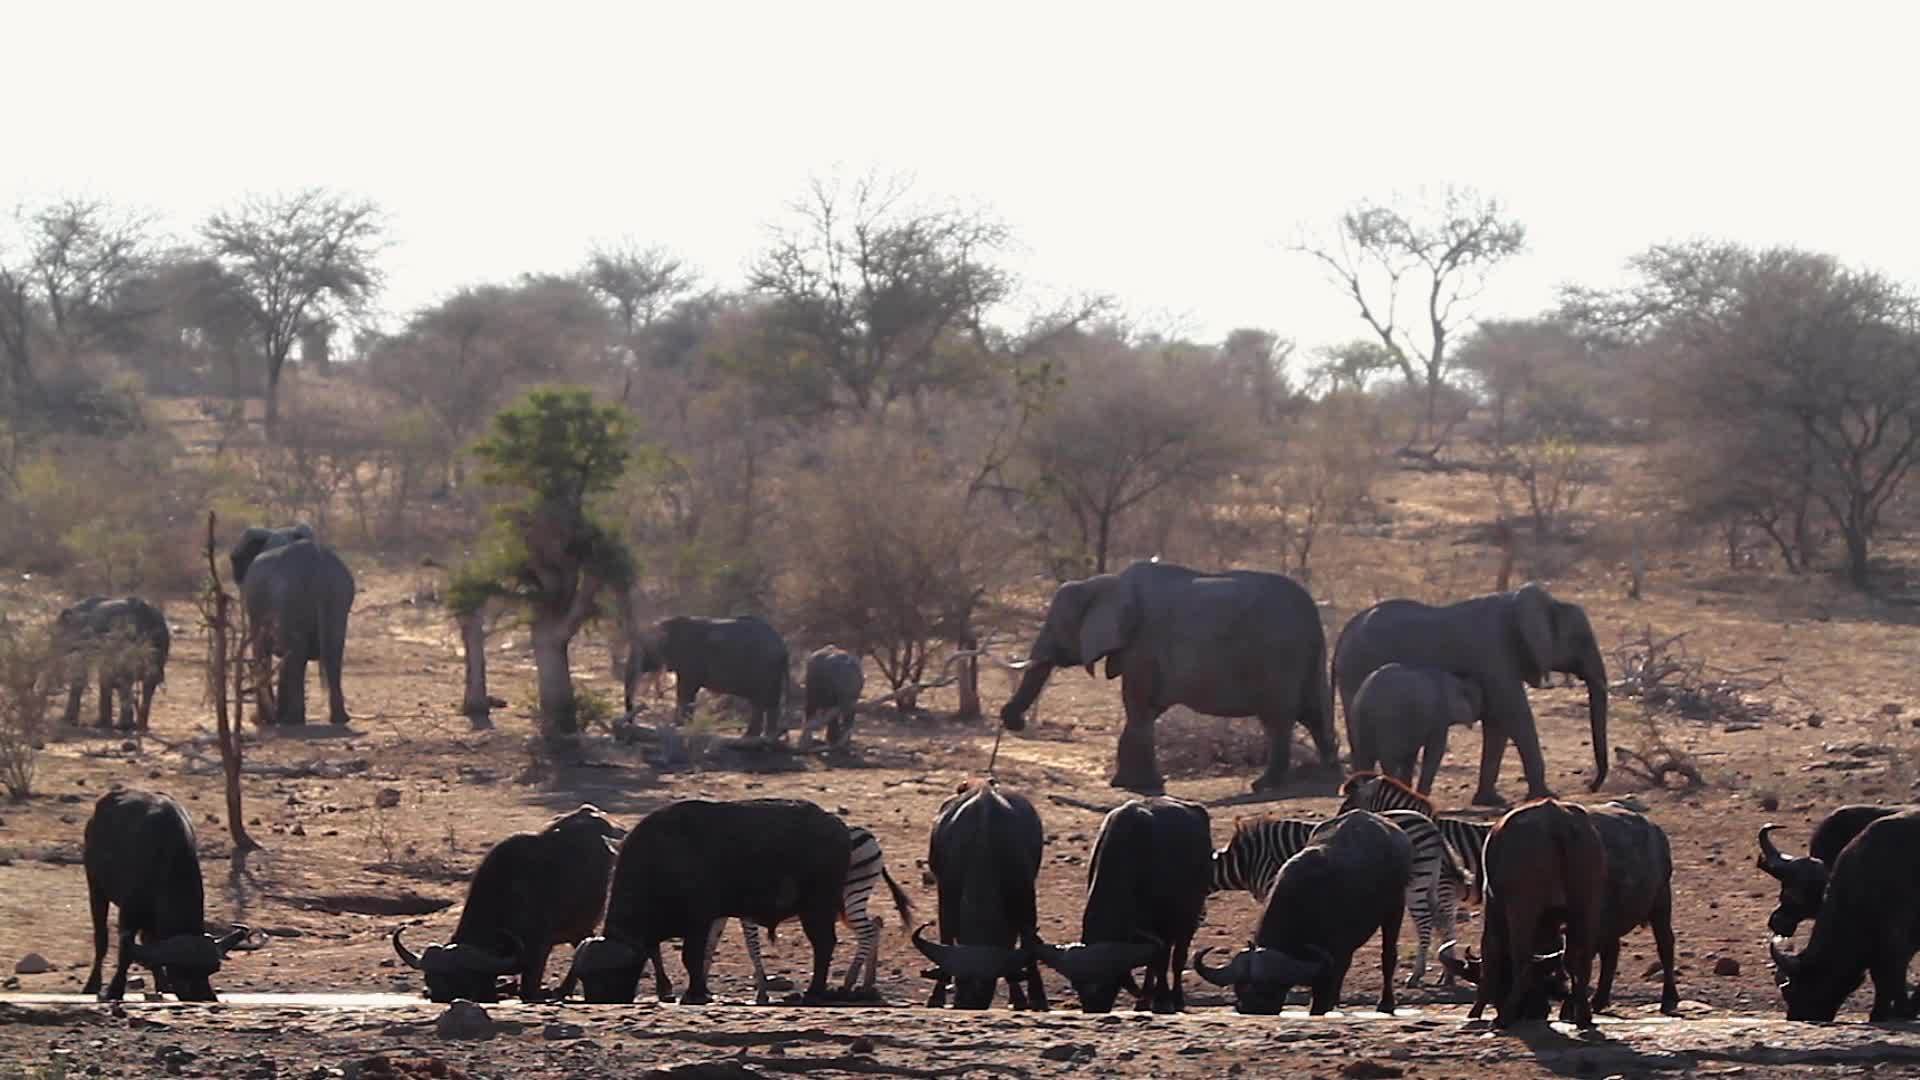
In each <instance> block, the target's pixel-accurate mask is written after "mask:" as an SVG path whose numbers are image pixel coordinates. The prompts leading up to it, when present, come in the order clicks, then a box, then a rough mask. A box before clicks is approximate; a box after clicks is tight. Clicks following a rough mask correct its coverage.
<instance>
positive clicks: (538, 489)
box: [449, 389, 634, 736]
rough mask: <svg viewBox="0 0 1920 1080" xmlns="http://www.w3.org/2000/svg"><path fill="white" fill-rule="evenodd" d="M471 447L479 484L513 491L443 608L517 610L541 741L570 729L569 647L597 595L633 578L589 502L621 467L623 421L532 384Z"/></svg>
mask: <svg viewBox="0 0 1920 1080" xmlns="http://www.w3.org/2000/svg"><path fill="white" fill-rule="evenodd" d="M473 453H474V455H475V456H476V457H478V458H479V459H480V460H481V461H483V462H484V463H485V465H486V471H485V476H484V479H485V480H486V482H487V483H489V484H491V485H494V486H495V487H498V488H500V489H503V490H504V491H507V492H511V493H514V495H515V496H516V497H513V498H510V499H508V500H507V501H505V502H503V503H502V504H501V505H500V506H499V507H498V508H497V509H496V511H495V521H494V526H493V528H492V529H491V530H490V532H489V534H488V537H487V549H486V550H485V551H484V552H483V553H482V554H481V555H479V556H478V557H477V558H475V559H473V560H471V561H469V562H467V563H466V564H465V565H464V566H463V568H462V569H461V570H460V572H459V573H458V574H456V575H455V578H454V581H453V584H452V587H451V588H450V590H449V593H450V596H449V601H450V605H451V606H452V607H453V609H454V611H455V613H456V614H458V615H462V616H469V615H472V614H473V613H476V612H478V611H479V610H480V609H481V608H482V607H483V606H484V605H485V603H486V601H487V600H488V599H490V598H494V597H499V598H502V599H505V600H507V601H510V602H515V603H518V604H522V605H524V606H525V607H526V608H527V611H528V615H529V617H530V621H531V623H532V628H531V629H532V639H533V662H534V667H535V669H536V671H537V676H536V677H537V679H538V683H539V698H540V721H541V727H542V729H543V730H544V731H545V732H546V733H547V734H548V735H550V736H553V735H569V734H572V733H573V732H575V731H577V730H578V722H577V718H576V716H575V709H574V696H573V673H572V669H571V667H570V665H569V662H568V658H567V651H568V646H569V645H570V644H571V643H572V641H573V636H574V635H575V634H576V633H578V632H579V631H580V628H581V627H582V626H584V625H585V624H586V622H587V621H588V620H589V619H591V618H593V617H594V616H595V615H597V614H599V610H600V609H599V600H600V597H601V594H602V593H603V592H611V593H612V594H613V595H614V596H615V597H616V598H618V597H620V596H624V595H625V593H626V590H627V589H628V588H629V587H631V585H632V583H633V575H634V565H633V556H632V554H631V552H629V551H628V549H627V545H626V543H625V542H624V541H622V540H621V539H620V538H619V535H618V533H616V532H615V531H614V530H612V529H610V528H608V527H607V526H605V525H603V524H602V523H601V522H600V521H599V520H598V519H597V517H596V515H595V514H594V512H593V508H592V505H591V504H592V501H593V498H594V496H596V495H603V494H606V493H609V492H611V491H613V490H614V488H615V487H616V486H617V485H618V484H619V482H620V478H621V476H622V475H623V474H624V473H625V472H626V469H627V463H628V461H629V459H630V458H631V456H632V433H631V425H630V421H629V420H628V416H627V413H626V412H625V410H623V409H620V408H619V407H617V406H613V405H602V404H599V403H597V402H595V401H594V400H593V395H592V394H591V393H590V392H589V391H586V390H581V389H540V390H533V391H531V392H529V393H528V394H527V396H526V397H525V398H524V399H522V400H521V401H520V402H519V403H518V404H515V405H513V406H511V407H510V408H507V409H503V410H501V411H500V412H499V413H497V414H496V415H495V416H494V418H493V430H492V432H491V433H490V434H488V435H487V437H485V438H483V439H481V440H480V441H479V442H478V443H477V444H475V446H474V448H473Z"/></svg>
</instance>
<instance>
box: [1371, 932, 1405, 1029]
mask: <svg viewBox="0 0 1920 1080" xmlns="http://www.w3.org/2000/svg"><path fill="white" fill-rule="evenodd" d="M1401 914H1402V913H1401V912H1398V911H1396V912H1394V913H1393V918H1391V919H1387V920H1384V921H1382V922H1381V923H1380V1001H1379V1004H1378V1005H1377V1006H1376V1007H1377V1008H1378V1009H1379V1010H1380V1011H1381V1012H1383V1013H1387V1014H1389V1015H1391V1014H1392V1013H1393V1007H1394V999H1393V973H1394V971H1395V970H1396V969H1397V968H1399V966H1400V921H1401Z"/></svg>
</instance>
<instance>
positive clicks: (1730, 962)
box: [1713, 956, 1740, 975]
mask: <svg viewBox="0 0 1920 1080" xmlns="http://www.w3.org/2000/svg"><path fill="white" fill-rule="evenodd" d="M1713 973H1714V974H1715V975H1738V974H1740V961H1738V960H1735V959H1734V958H1733V957H1731V956H1723V957H1721V958H1720V959H1718V960H1715V961H1714V962H1713Z"/></svg>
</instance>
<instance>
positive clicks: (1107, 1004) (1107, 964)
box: [1038, 941, 1166, 1013]
mask: <svg viewBox="0 0 1920 1080" xmlns="http://www.w3.org/2000/svg"><path fill="white" fill-rule="evenodd" d="M1165 947H1166V946H1165V945H1163V944H1161V943H1160V942H1157V941H1141V942H1129V941H1103V942H1100V943H1098V944H1095V945H1083V944H1081V943H1080V942H1077V941H1076V942H1073V943H1072V944H1068V945H1048V944H1047V943H1045V942H1041V943H1040V947H1039V950H1038V955H1039V957H1040V962H1041V963H1043V964H1045V965H1047V966H1048V967H1050V968H1052V969H1053V970H1055V971H1057V972H1059V973H1060V974H1062V975H1065V976H1066V977H1067V981H1068V982H1070V983H1072V984H1073V992H1074V993H1075V994H1076V995H1078V996H1079V998H1080V1011H1081V1012H1090V1013H1103V1012H1112V1011H1113V999H1114V998H1116V997H1118V996H1119V994H1120V985H1121V983H1122V982H1125V981H1127V980H1128V977H1129V976H1131V975H1132V973H1133V969H1134V968H1137V967H1144V966H1146V965H1148V964H1152V963H1153V962H1154V961H1155V960H1157V959H1158V958H1159V954H1160V951H1161V950H1162V949H1164V948H1165Z"/></svg>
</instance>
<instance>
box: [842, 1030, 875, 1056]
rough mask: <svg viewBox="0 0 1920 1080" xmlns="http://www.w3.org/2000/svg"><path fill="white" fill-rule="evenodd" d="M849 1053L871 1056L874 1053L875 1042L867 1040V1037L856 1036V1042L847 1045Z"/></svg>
mask: <svg viewBox="0 0 1920 1080" xmlns="http://www.w3.org/2000/svg"><path fill="white" fill-rule="evenodd" d="M847 1053H849V1054H871V1053H873V1040H872V1039H869V1038H867V1037H866V1036H865V1035H858V1036H855V1037H854V1040H853V1041H852V1042H850V1043H848V1044H847Z"/></svg>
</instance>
